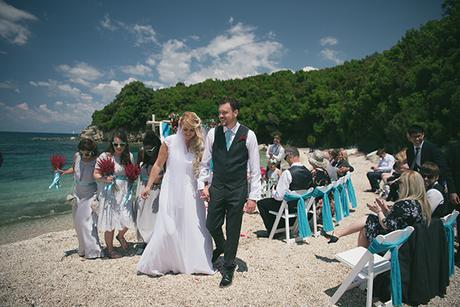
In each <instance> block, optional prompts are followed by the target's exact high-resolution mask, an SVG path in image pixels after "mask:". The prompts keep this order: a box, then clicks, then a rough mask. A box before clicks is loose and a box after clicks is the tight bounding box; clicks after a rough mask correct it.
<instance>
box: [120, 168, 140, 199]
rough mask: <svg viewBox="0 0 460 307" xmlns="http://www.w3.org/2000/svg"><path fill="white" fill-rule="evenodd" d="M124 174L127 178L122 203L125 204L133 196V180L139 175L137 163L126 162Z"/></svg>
mask: <svg viewBox="0 0 460 307" xmlns="http://www.w3.org/2000/svg"><path fill="white" fill-rule="evenodd" d="M124 169H125V175H126V177H127V178H128V193H127V194H126V195H125V197H124V201H123V205H126V204H127V203H128V202H129V201H130V200H131V199H132V196H133V187H134V181H136V179H137V177H139V175H140V173H141V168H140V167H139V165H137V164H133V163H128V164H126V165H125V166H124Z"/></svg>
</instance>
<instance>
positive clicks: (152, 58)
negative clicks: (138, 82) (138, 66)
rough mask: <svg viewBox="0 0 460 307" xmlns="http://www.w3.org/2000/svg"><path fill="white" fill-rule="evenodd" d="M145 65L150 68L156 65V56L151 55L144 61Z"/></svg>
mask: <svg viewBox="0 0 460 307" xmlns="http://www.w3.org/2000/svg"><path fill="white" fill-rule="evenodd" d="M145 63H146V64H147V65H150V66H155V64H156V63H157V60H156V55H154V54H152V55H150V56H149V57H148V58H147V60H145Z"/></svg>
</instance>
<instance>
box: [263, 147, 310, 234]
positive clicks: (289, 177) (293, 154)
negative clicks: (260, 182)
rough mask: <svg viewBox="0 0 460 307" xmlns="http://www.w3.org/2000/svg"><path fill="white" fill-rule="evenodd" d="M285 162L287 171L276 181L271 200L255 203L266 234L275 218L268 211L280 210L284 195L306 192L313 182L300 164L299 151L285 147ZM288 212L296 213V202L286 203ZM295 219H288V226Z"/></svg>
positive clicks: (266, 199) (308, 172)
mask: <svg viewBox="0 0 460 307" xmlns="http://www.w3.org/2000/svg"><path fill="white" fill-rule="evenodd" d="M284 159H285V160H286V162H288V163H289V166H290V167H289V169H287V170H285V171H284V172H283V173H282V174H281V177H280V180H279V181H278V185H277V186H276V191H275V193H274V194H273V198H264V199H262V200H259V201H258V202H257V208H259V212H260V217H261V218H262V220H263V222H264V225H265V228H266V229H267V232H270V230H271V229H272V227H273V224H274V223H275V219H276V217H275V216H274V215H273V214H271V213H270V211H277V212H278V210H279V209H280V206H281V202H282V201H283V198H284V194H286V192H288V193H289V192H290V191H296V190H306V189H308V188H309V187H311V185H312V183H313V180H312V174H311V172H310V171H309V170H308V169H307V168H306V167H305V166H304V165H302V163H300V158H299V150H298V149H297V148H294V147H287V148H286V150H285V157H284ZM288 208H289V212H290V213H293V212H297V201H290V202H288ZM294 222H295V219H290V220H289V223H290V225H291V226H292V225H294ZM281 227H284V224H281V223H280V224H278V228H281Z"/></svg>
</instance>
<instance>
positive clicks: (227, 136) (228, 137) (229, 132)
mask: <svg viewBox="0 0 460 307" xmlns="http://www.w3.org/2000/svg"><path fill="white" fill-rule="evenodd" d="M231 138H232V130H230V129H227V131H225V143H226V144H227V150H229V149H230V145H232V142H231V141H230V140H231Z"/></svg>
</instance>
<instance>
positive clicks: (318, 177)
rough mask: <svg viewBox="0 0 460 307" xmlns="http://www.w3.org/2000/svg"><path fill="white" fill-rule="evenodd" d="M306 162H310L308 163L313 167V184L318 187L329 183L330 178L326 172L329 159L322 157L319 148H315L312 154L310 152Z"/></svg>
mask: <svg viewBox="0 0 460 307" xmlns="http://www.w3.org/2000/svg"><path fill="white" fill-rule="evenodd" d="M308 162H310V165H311V166H312V167H313V170H312V176H313V186H315V187H319V186H325V185H328V184H329V183H331V178H330V177H329V174H328V172H327V167H328V166H329V161H328V160H327V159H326V158H325V157H324V154H323V152H322V151H321V150H315V151H314V152H313V153H312V154H310V156H309V157H308Z"/></svg>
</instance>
